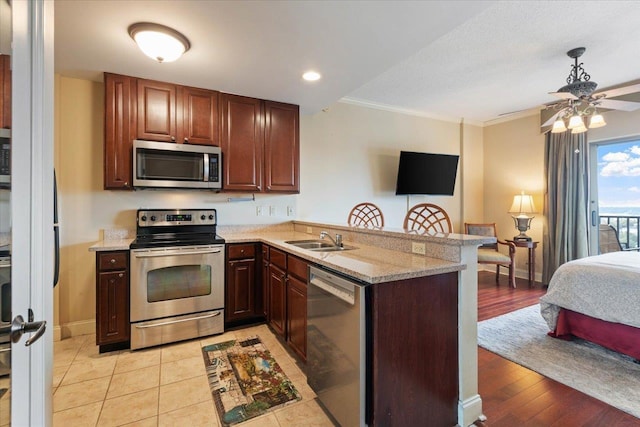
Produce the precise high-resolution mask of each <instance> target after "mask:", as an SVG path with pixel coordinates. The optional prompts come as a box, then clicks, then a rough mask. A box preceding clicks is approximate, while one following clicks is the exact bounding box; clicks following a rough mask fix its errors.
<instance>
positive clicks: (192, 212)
mask: <svg viewBox="0 0 640 427" xmlns="http://www.w3.org/2000/svg"><path fill="white" fill-rule="evenodd" d="M216 219H217V217H216V210H215V209H168V210H167V209H138V213H137V218H136V222H137V224H138V227H158V226H160V227H164V226H177V225H216Z"/></svg>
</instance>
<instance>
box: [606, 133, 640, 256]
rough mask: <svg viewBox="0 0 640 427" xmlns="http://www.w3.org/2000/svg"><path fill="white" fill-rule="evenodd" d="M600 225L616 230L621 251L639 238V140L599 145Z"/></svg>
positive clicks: (632, 244)
mask: <svg viewBox="0 0 640 427" xmlns="http://www.w3.org/2000/svg"><path fill="white" fill-rule="evenodd" d="M597 152H598V159H597V164H598V210H599V215H600V222H601V223H604V224H611V225H612V226H613V227H614V228H615V229H616V230H617V231H618V238H619V239H620V243H621V244H622V246H623V248H637V247H638V246H640V245H639V242H638V236H639V235H640V140H634V141H628V142H621V143H615V144H606V145H605V144H603V145H599V146H598V151H597Z"/></svg>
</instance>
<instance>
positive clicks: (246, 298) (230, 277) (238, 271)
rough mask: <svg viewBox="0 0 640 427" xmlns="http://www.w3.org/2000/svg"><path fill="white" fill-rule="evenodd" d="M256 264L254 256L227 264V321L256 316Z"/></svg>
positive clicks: (225, 312)
mask: <svg viewBox="0 0 640 427" xmlns="http://www.w3.org/2000/svg"><path fill="white" fill-rule="evenodd" d="M255 266H256V261H255V259H253V258H251V259H244V260H238V261H229V263H228V264H227V293H226V302H225V308H224V314H225V318H226V319H225V320H226V321H234V320H240V319H246V318H247V317H253V316H255V314H256V313H255V303H256V302H255Z"/></svg>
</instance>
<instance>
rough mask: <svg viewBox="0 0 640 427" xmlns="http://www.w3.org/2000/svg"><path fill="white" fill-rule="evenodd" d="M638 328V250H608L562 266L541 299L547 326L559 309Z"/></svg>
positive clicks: (639, 267) (639, 301) (639, 299)
mask: <svg viewBox="0 0 640 427" xmlns="http://www.w3.org/2000/svg"><path fill="white" fill-rule="evenodd" d="M561 307H563V308H566V309H568V310H572V311H575V312H578V313H582V314H586V315H587V316H591V317H595V318H597V319H601V320H606V321H609V322H614V323H622V324H625V325H629V326H634V327H637V328H640V252H611V253H607V254H603V255H595V256H591V257H587V258H582V259H578V260H575V261H570V262H568V263H566V264H563V265H561V266H560V267H559V268H558V269H557V270H556V272H555V273H554V274H553V277H552V278H551V281H550V282H549V289H548V291H547V293H546V294H545V295H544V296H543V297H542V298H540V312H541V314H542V317H544V319H545V320H546V321H547V324H548V325H549V329H551V330H552V331H554V330H555V328H556V323H557V320H558V313H559V312H560V308H561Z"/></svg>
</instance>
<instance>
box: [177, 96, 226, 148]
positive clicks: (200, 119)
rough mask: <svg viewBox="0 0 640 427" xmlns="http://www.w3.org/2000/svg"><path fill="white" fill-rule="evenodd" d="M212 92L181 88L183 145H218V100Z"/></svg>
mask: <svg viewBox="0 0 640 427" xmlns="http://www.w3.org/2000/svg"><path fill="white" fill-rule="evenodd" d="M219 95H220V93H219V92H216V91H213V90H205V89H196V88H192V87H184V88H182V105H183V107H182V111H183V113H182V116H183V125H182V132H181V133H182V134H181V135H180V137H181V139H180V141H182V142H184V143H185V144H197V145H215V146H218V145H220V126H219V114H218V98H219V97H220V96H219Z"/></svg>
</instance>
